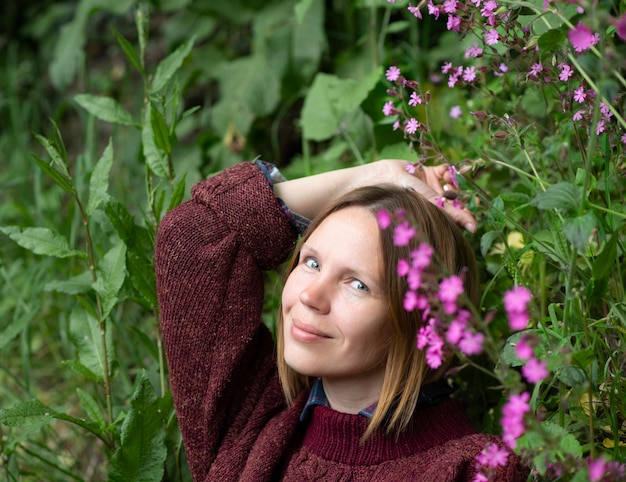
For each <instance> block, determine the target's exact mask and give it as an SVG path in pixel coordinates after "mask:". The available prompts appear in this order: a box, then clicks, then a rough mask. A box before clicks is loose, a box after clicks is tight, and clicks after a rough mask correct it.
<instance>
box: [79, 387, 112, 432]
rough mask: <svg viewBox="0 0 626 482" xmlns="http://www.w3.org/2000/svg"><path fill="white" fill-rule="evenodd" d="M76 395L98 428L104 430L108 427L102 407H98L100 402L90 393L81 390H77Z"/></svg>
mask: <svg viewBox="0 0 626 482" xmlns="http://www.w3.org/2000/svg"><path fill="white" fill-rule="evenodd" d="M76 394H77V395H78V399H79V400H80V403H81V405H82V406H83V408H84V409H85V412H86V413H87V416H88V417H89V419H90V420H91V421H93V422H95V423H96V425H97V426H98V427H100V428H101V429H104V427H105V426H106V423H105V421H104V415H102V411H101V410H100V406H99V405H98V402H96V399H95V398H93V396H91V394H90V393H89V392H86V391H85V390H83V389H81V388H76Z"/></svg>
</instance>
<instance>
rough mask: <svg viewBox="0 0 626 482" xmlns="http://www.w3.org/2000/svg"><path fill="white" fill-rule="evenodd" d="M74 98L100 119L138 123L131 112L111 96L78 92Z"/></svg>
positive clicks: (130, 124) (115, 122)
mask: <svg viewBox="0 0 626 482" xmlns="http://www.w3.org/2000/svg"><path fill="white" fill-rule="evenodd" d="M74 100H75V101H76V102H77V103H78V105H80V106H81V107H82V108H83V109H85V110H86V111H87V112H89V113H90V114H91V115H93V116H94V117H96V118H98V119H100V120H103V121H105V122H112V123H114V124H122V125H127V126H134V125H136V123H135V121H133V117H132V116H131V115H130V113H129V112H128V111H127V110H126V109H124V108H123V107H122V106H121V105H120V104H119V102H117V101H116V100H115V99H112V98H111V97H106V96H101V95H92V94H78V95H75V96H74Z"/></svg>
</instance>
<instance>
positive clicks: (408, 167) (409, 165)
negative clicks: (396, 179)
mask: <svg viewBox="0 0 626 482" xmlns="http://www.w3.org/2000/svg"><path fill="white" fill-rule="evenodd" d="M404 170H405V171H406V172H408V173H409V174H415V164H413V163H412V162H407V163H406V164H405V165H404Z"/></svg>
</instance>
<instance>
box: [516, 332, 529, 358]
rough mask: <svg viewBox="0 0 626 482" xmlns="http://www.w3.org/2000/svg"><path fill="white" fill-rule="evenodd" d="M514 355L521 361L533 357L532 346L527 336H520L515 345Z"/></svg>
mask: <svg viewBox="0 0 626 482" xmlns="http://www.w3.org/2000/svg"><path fill="white" fill-rule="evenodd" d="M515 354H516V355H517V356H518V357H520V358H521V359H522V360H528V359H529V358H530V357H532V356H533V345H532V344H531V338H530V337H529V336H528V335H524V336H522V338H520V340H519V341H518V342H517V343H516V345H515Z"/></svg>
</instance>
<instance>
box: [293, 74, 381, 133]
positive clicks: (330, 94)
mask: <svg viewBox="0 0 626 482" xmlns="http://www.w3.org/2000/svg"><path fill="white" fill-rule="evenodd" d="M381 72H382V71H381V69H380V68H379V69H377V70H375V71H373V72H371V73H370V74H368V75H367V76H366V77H365V78H364V79H362V80H360V81H359V80H355V79H340V78H339V77H336V76H334V75H329V74H324V73H319V74H317V75H316V76H315V80H314V81H313V85H312V86H311V89H310V90H309V93H308V94H307V96H306V99H305V100H304V106H303V108H302V119H301V122H302V129H303V131H304V137H305V138H307V139H310V140H313V141H323V140H326V139H329V138H330V137H332V136H333V135H334V134H335V133H336V132H337V130H338V129H339V127H340V123H341V120H342V118H343V116H344V115H345V114H348V113H350V112H352V111H354V110H355V109H356V108H357V107H359V105H360V104H361V103H362V102H363V101H364V100H365V98H366V97H367V95H368V94H369V93H370V92H371V91H372V89H373V88H374V87H375V86H376V84H377V83H378V81H379V80H380V76H381Z"/></svg>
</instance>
